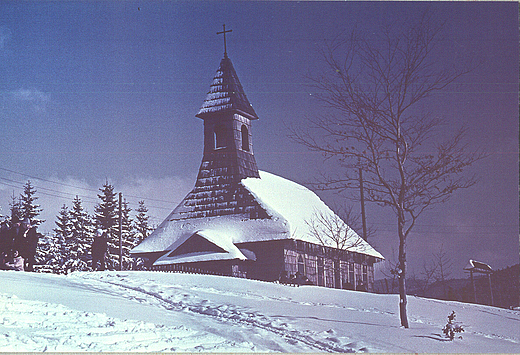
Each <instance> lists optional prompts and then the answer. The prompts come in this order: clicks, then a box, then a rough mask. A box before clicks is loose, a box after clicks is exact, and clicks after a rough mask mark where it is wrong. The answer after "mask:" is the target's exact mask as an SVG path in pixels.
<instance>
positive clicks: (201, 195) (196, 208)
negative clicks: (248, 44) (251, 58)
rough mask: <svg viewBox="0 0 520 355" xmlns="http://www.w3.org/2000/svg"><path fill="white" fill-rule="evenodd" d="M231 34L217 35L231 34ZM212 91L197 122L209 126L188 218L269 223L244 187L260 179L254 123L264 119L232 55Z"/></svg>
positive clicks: (224, 62) (188, 199)
mask: <svg viewBox="0 0 520 355" xmlns="http://www.w3.org/2000/svg"><path fill="white" fill-rule="evenodd" d="M228 32H231V31H230V30H228V31H226V29H225V27H224V31H223V32H217V34H224V36H225V34H226V33H228ZM225 43H226V42H225V37H224V58H223V59H222V60H221V61H220V66H219V67H218V69H217V73H216V74H215V77H214V78H213V81H212V83H211V85H210V90H209V92H208V94H207V96H206V99H205V100H204V102H203V104H202V107H201V108H200V110H199V112H198V113H197V114H196V117H198V118H201V119H202V120H204V154H203V157H202V163H201V165H200V169H199V173H198V175H197V181H196V182H195V187H194V189H193V191H192V192H191V193H190V194H189V195H188V196H187V197H186V199H185V203H186V205H185V207H186V210H185V211H184V212H182V213H181V214H182V215H185V217H186V218H193V217H212V216H222V215H232V214H240V215H247V216H248V218H267V214H266V213H265V211H264V210H263V209H262V208H261V207H260V206H259V205H258V203H257V202H256V201H255V200H254V197H253V196H252V195H251V194H250V192H249V191H247V190H246V189H245V188H244V187H243V186H242V184H241V183H240V182H241V180H242V179H245V178H260V174H259V173H258V167H257V165H256V161H255V156H254V155H253V141H252V135H251V122H252V121H254V120H257V119H258V116H257V115H256V112H255V110H254V109H253V107H252V106H251V104H250V103H249V100H248V99H247V97H246V94H245V93H244V89H243V88H242V84H240V81H239V80H238V76H237V73H236V72H235V69H234V68H233V64H232V63H231V60H230V59H229V57H228V55H227V50H226V45H225Z"/></svg>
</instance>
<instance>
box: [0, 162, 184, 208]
mask: <svg viewBox="0 0 520 355" xmlns="http://www.w3.org/2000/svg"><path fill="white" fill-rule="evenodd" d="M0 170H4V171H7V172H10V173H14V174H18V175H22V176H25V177H29V178H31V179H35V180H39V181H44V182H49V183H53V184H57V185H61V186H66V187H71V188H75V189H79V190H84V191H90V192H95V193H96V194H99V193H100V191H99V190H94V189H89V188H85V187H80V186H76V185H71V184H66V183H61V182H57V181H52V180H48V179H43V178H40V177H37V176H33V175H29V174H24V173H20V172H16V171H14V170H9V169H5V168H0ZM0 179H1V180H5V181H8V182H10V183H6V182H4V181H0V184H2V185H4V186H9V187H13V188H16V189H23V186H24V184H25V183H24V182H21V181H16V180H12V179H8V178H4V177H0ZM13 183H14V184H17V185H13ZM35 188H37V189H38V193H39V194H42V195H45V196H51V197H56V198H60V199H63V200H70V199H71V197H65V196H60V195H57V194H62V195H70V196H74V197H75V196H77V197H80V198H81V199H82V200H84V201H87V202H90V203H94V202H98V200H97V199H96V198H93V197H91V196H86V195H80V194H76V193H72V192H64V191H58V190H54V189H50V188H47V187H42V186H35ZM41 190H44V191H41ZM45 191H50V192H54V193H49V192H45ZM124 196H125V197H133V198H137V199H139V200H144V201H146V200H151V201H156V202H163V203H169V204H173V203H174V202H171V201H166V200H160V199H153V198H145V197H140V196H134V195H124ZM74 197H72V198H74ZM128 204H129V205H137V204H136V203H131V202H128ZM146 207H147V208H154V209H161V210H171V206H170V207H162V206H154V205H146Z"/></svg>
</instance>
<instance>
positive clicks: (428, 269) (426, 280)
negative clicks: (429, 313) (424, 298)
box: [421, 261, 437, 295]
mask: <svg viewBox="0 0 520 355" xmlns="http://www.w3.org/2000/svg"><path fill="white" fill-rule="evenodd" d="M436 272H437V264H436V263H434V262H433V263H432V262H430V263H427V262H426V261H424V262H423V268H422V271H421V275H422V277H423V278H422V281H423V284H422V286H421V291H422V293H423V295H425V294H426V289H427V288H428V286H429V285H430V282H431V281H432V280H434V279H435V274H436Z"/></svg>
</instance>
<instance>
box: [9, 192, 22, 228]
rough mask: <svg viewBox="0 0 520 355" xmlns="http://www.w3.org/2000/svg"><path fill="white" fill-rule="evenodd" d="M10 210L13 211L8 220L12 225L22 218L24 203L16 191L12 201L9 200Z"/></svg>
mask: <svg viewBox="0 0 520 355" xmlns="http://www.w3.org/2000/svg"><path fill="white" fill-rule="evenodd" d="M9 210H10V211H11V216H10V217H9V218H8V220H9V224H10V225H11V226H12V225H13V224H15V223H17V222H20V221H21V220H22V205H21V202H20V198H19V197H18V198H17V197H16V196H15V195H14V193H13V195H12V196H11V201H10V202H9Z"/></svg>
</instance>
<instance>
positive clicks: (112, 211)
mask: <svg viewBox="0 0 520 355" xmlns="http://www.w3.org/2000/svg"><path fill="white" fill-rule="evenodd" d="M99 190H100V191H101V194H99V195H98V197H99V198H100V199H101V203H99V204H97V205H96V207H95V219H96V225H97V226H98V227H99V228H101V229H103V230H104V231H105V232H106V233H107V236H108V260H107V267H108V269H112V270H114V269H116V268H117V265H118V264H119V262H118V258H119V240H117V242H116V239H117V232H118V230H117V229H118V228H117V224H118V212H117V203H116V194H115V193H114V186H112V185H111V184H109V183H108V181H106V182H105V184H104V185H103V187H102V188H100V189H99Z"/></svg>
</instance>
